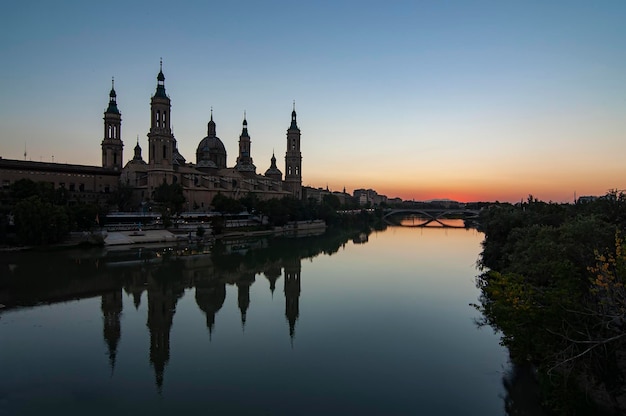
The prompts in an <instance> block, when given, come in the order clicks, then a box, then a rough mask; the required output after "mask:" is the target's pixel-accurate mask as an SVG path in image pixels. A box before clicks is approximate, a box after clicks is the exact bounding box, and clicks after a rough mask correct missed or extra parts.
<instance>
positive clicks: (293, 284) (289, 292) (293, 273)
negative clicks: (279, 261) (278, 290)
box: [284, 258, 301, 340]
mask: <svg viewBox="0 0 626 416" xmlns="http://www.w3.org/2000/svg"><path fill="white" fill-rule="evenodd" d="M284 270H285V315H286V316H287V321H289V336H290V337H291V339H292V340H293V337H294V334H295V330H296V321H297V320H298V316H299V314H300V270H301V266H300V259H299V258H296V259H290V260H287V261H286V262H285V264H284Z"/></svg>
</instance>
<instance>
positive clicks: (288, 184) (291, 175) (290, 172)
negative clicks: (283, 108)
mask: <svg viewBox="0 0 626 416" xmlns="http://www.w3.org/2000/svg"><path fill="white" fill-rule="evenodd" d="M284 189H285V190H286V191H289V192H291V193H292V195H293V196H294V197H295V198H296V199H302V153H301V152H300V129H299V128H298V123H297V122H296V102H295V101H294V103H293V111H292V112H291V125H290V126H289V129H287V152H286V153H285V182H284Z"/></svg>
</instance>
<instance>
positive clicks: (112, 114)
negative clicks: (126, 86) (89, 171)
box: [102, 79, 124, 170]
mask: <svg viewBox="0 0 626 416" xmlns="http://www.w3.org/2000/svg"><path fill="white" fill-rule="evenodd" d="M123 148H124V143H123V142H122V114H121V113H120V110H119V109H118V108H117V94H116V93H115V81H114V80H113V79H111V92H110V93H109V107H108V108H107V109H106V111H105V112H104V139H102V167H103V168H109V169H115V170H122V151H123Z"/></svg>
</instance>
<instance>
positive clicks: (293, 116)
mask: <svg viewBox="0 0 626 416" xmlns="http://www.w3.org/2000/svg"><path fill="white" fill-rule="evenodd" d="M289 128H290V129H297V128H298V123H296V100H293V111H292V112H291V126H289Z"/></svg>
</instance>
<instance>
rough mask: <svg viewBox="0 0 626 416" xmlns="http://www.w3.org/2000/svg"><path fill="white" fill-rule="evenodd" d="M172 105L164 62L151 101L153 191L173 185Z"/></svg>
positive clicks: (150, 151) (150, 139) (174, 151)
mask: <svg viewBox="0 0 626 416" xmlns="http://www.w3.org/2000/svg"><path fill="white" fill-rule="evenodd" d="M171 109H172V104H171V102H170V98H169V97H168V96H167V94H165V76H164V75H163V61H161V64H160V68H159V74H158V75H157V88H156V92H155V93H154V95H153V96H152V100H151V101H150V132H149V133H148V165H149V173H148V184H147V185H148V189H149V190H151V191H153V190H154V189H155V188H157V187H158V186H160V185H162V184H163V183H168V184H172V183H173V182H174V181H175V177H174V166H173V165H174V162H175V160H174V159H175V158H177V156H178V155H177V151H176V140H175V139H174V135H173V134H172V128H171V125H170V112H171Z"/></svg>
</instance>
